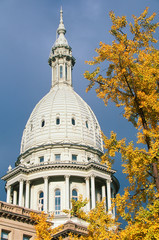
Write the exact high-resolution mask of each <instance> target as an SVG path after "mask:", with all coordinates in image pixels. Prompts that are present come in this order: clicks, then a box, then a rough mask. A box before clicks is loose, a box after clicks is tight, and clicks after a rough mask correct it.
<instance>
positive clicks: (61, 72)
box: [60, 66, 63, 78]
mask: <svg viewBox="0 0 159 240" xmlns="http://www.w3.org/2000/svg"><path fill="white" fill-rule="evenodd" d="M62 75H63V69H62V66H60V78H62Z"/></svg>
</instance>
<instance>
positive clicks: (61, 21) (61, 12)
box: [60, 6, 63, 23]
mask: <svg viewBox="0 0 159 240" xmlns="http://www.w3.org/2000/svg"><path fill="white" fill-rule="evenodd" d="M60 23H63V11H62V6H61V10H60Z"/></svg>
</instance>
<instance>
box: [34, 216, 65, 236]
mask: <svg viewBox="0 0 159 240" xmlns="http://www.w3.org/2000/svg"><path fill="white" fill-rule="evenodd" d="M30 217H31V219H33V220H34V222H35V225H34V226H35V230H36V237H35V240H51V239H52V236H53V235H54V234H55V233H57V232H58V231H60V230H61V228H62V226H59V227H56V228H53V224H52V222H51V221H52V220H53V218H54V216H53V215H52V216H49V215H48V214H45V213H44V212H41V213H40V214H38V213H34V212H32V213H31V214H30Z"/></svg>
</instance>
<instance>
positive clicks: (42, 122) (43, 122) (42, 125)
mask: <svg viewBox="0 0 159 240" xmlns="http://www.w3.org/2000/svg"><path fill="white" fill-rule="evenodd" d="M44 126H45V120H44V119H43V120H42V121H41V127H44Z"/></svg>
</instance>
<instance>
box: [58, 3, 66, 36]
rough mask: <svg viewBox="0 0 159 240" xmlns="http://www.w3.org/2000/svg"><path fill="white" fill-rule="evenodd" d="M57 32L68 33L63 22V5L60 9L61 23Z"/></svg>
mask: <svg viewBox="0 0 159 240" xmlns="http://www.w3.org/2000/svg"><path fill="white" fill-rule="evenodd" d="M57 33H58V34H59V35H60V33H63V34H65V33H66V29H65V26H64V23H63V11H62V6H61V10H60V24H59V27H58V29H57Z"/></svg>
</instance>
